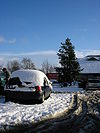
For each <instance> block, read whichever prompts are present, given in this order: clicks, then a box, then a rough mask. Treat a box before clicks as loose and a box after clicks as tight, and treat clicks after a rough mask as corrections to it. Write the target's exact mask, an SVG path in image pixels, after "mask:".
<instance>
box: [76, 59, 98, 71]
mask: <svg viewBox="0 0 100 133" xmlns="http://www.w3.org/2000/svg"><path fill="white" fill-rule="evenodd" d="M79 64H80V66H81V68H82V69H83V71H82V72H81V73H100V61H87V60H86V58H85V59H84V58H83V59H81V60H79Z"/></svg>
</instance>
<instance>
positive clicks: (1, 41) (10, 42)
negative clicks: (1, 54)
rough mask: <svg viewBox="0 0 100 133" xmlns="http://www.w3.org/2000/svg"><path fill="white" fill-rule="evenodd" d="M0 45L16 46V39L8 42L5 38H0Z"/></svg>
mask: <svg viewBox="0 0 100 133" xmlns="http://www.w3.org/2000/svg"><path fill="white" fill-rule="evenodd" d="M0 43H6V44H7V43H8V44H15V43H16V38H14V39H9V40H7V39H6V38H5V37H4V36H0Z"/></svg>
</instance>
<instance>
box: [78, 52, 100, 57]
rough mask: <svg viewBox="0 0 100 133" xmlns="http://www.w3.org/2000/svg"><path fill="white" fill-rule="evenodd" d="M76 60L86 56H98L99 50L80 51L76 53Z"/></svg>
mask: <svg viewBox="0 0 100 133" xmlns="http://www.w3.org/2000/svg"><path fill="white" fill-rule="evenodd" d="M75 53H76V56H77V58H83V57H85V56H87V55H100V50H81V51H76V52H75Z"/></svg>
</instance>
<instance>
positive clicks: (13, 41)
mask: <svg viewBox="0 0 100 133" xmlns="http://www.w3.org/2000/svg"><path fill="white" fill-rule="evenodd" d="M8 43H9V44H15V43H16V39H15V38H14V39H11V40H8Z"/></svg>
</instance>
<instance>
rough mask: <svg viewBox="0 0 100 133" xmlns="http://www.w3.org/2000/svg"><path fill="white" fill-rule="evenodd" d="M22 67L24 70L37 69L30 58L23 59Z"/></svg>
mask: <svg viewBox="0 0 100 133" xmlns="http://www.w3.org/2000/svg"><path fill="white" fill-rule="evenodd" d="M21 67H22V68H24V69H35V65H34V63H33V62H32V60H31V59H30V58H23V60H22V61H21Z"/></svg>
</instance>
